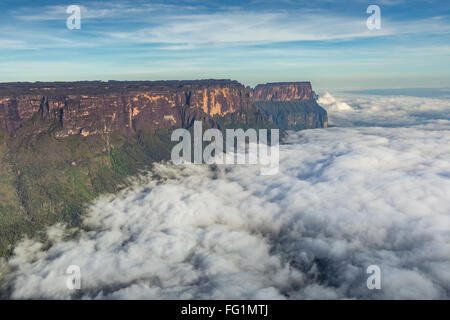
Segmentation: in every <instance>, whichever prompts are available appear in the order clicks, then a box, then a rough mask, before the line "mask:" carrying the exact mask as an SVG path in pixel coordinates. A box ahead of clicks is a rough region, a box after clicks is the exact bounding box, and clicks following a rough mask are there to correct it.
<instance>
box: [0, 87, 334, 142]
mask: <svg viewBox="0 0 450 320" xmlns="http://www.w3.org/2000/svg"><path fill="white" fill-rule="evenodd" d="M315 97H316V96H315V93H314V91H312V88H311V83H309V82H289V83H269V84H264V85H258V86H256V88H255V89H251V88H248V87H247V88H246V87H244V86H243V85H242V84H240V83H238V82H237V81H232V80H197V81H124V82H121V81H108V82H100V81H88V82H51V83H44V82H37V83H4V84H0V133H7V134H10V135H13V134H14V133H15V132H16V131H17V130H18V129H19V128H20V127H21V126H23V125H24V124H25V123H26V121H27V120H29V119H31V118H34V119H39V118H41V119H51V120H54V121H53V123H56V124H58V125H59V130H57V132H56V133H55V134H56V135H57V136H58V137H66V136H69V135H74V134H80V135H83V136H88V135H92V134H105V133H111V132H114V131H121V132H123V133H125V134H130V133H132V132H135V131H138V130H141V129H143V130H150V131H152V130H156V129H157V128H170V127H189V126H190V124H191V123H192V122H193V121H194V120H203V121H207V122H209V123H210V125H211V126H212V127H215V126H217V124H216V123H215V121H214V119H213V117H214V116H220V117H223V116H226V115H227V114H236V116H235V117H233V119H234V118H236V119H240V117H242V116H243V113H245V112H250V113H251V112H257V109H256V108H255V107H254V106H253V103H254V102H255V103H256V104H257V103H258V102H277V103H278V102H281V103H283V102H290V103H292V102H305V101H306V102H311V101H313V102H314V103H313V106H312V107H311V104H309V107H308V108H305V107H304V106H301V105H300V106H299V108H298V109H296V110H294V111H295V112H292V108H290V111H289V112H287V111H286V110H283V106H281V109H280V110H278V111H279V112H275V113H274V112H271V114H267V113H266V116H267V117H268V118H270V119H271V120H272V121H273V122H274V123H275V124H277V125H280V124H281V125H280V127H281V128H283V129H287V128H317V127H326V126H327V119H326V111H325V110H323V109H322V108H321V107H320V106H318V105H317V103H315ZM278 107H279V106H278ZM280 119H281V120H280ZM239 121H240V120H239ZM242 121H244V120H242ZM286 123H288V124H289V126H287V125H285V124H286ZM47 129H48V128H46V127H44V126H39V125H37V126H36V127H35V128H34V129H33V132H34V133H39V132H41V131H44V130H47Z"/></svg>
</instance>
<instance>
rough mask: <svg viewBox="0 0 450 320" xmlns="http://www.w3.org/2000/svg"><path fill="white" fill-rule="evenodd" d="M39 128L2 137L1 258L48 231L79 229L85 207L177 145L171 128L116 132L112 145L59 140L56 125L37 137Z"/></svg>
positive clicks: (90, 138)
mask: <svg viewBox="0 0 450 320" xmlns="http://www.w3.org/2000/svg"><path fill="white" fill-rule="evenodd" d="M40 121H41V120H40ZM35 125H36V123H34V124H33V122H30V123H29V124H28V125H27V126H24V127H23V128H21V129H20V130H19V131H18V132H17V134H16V135H15V137H14V138H11V139H9V140H7V139H5V138H2V137H0V173H1V174H0V257H1V256H8V255H10V254H11V250H12V246H11V245H12V244H13V243H15V242H16V241H17V240H19V239H20V238H21V237H23V236H24V235H28V236H30V237H31V236H36V235H39V232H40V231H41V230H43V229H44V228H45V226H49V225H51V224H53V223H55V222H65V223H67V224H68V225H70V226H78V225H80V223H81V219H80V218H81V215H82V214H83V212H84V211H85V206H86V204H88V203H89V202H90V201H92V200H93V199H94V198H95V197H97V196H98V195H99V194H101V193H105V192H116V191H118V190H120V189H121V188H123V187H125V186H126V185H127V184H128V180H127V177H128V176H130V175H134V174H136V173H138V171H139V170H141V169H145V168H146V167H148V166H149V165H151V163H152V162H154V161H160V160H162V159H168V157H169V155H170V150H171V146H172V144H171V142H170V130H167V129H165V130H158V131H156V132H143V131H140V132H137V133H135V134H133V135H131V136H125V135H124V134H121V133H115V134H112V135H111V136H110V137H109V146H108V145H107V143H106V141H105V139H104V137H102V136H101V135H92V136H87V137H83V136H81V135H73V136H69V137H66V138H56V137H55V135H54V133H55V132H57V130H58V126H57V125H54V124H53V123H47V126H46V128H47V129H48V130H45V131H44V132H41V133H39V134H32V133H31V132H33V131H32V130H30V129H31V128H34V127H35ZM39 125H40V126H42V125H43V124H42V123H40V124H39ZM44 127H45V126H44Z"/></svg>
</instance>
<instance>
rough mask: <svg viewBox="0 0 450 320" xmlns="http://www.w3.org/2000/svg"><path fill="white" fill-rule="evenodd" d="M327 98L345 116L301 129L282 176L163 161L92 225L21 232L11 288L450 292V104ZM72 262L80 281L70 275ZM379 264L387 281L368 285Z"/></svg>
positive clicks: (168, 293) (102, 293)
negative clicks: (73, 284)
mask: <svg viewBox="0 0 450 320" xmlns="http://www.w3.org/2000/svg"><path fill="white" fill-rule="evenodd" d="M344 99H345V100H344ZM319 102H320V103H321V104H322V105H323V106H324V107H325V108H326V109H327V110H328V112H329V117H330V123H331V124H332V125H335V126H336V127H331V128H328V129H323V130H321V129H315V130H304V131H300V132H292V133H291V134H290V135H289V136H288V137H287V138H286V141H285V144H283V145H281V146H280V170H279V173H278V174H276V175H273V176H263V175H260V170H259V167H258V166H243V165H240V166H227V167H209V166H206V165H183V166H173V165H170V164H158V165H156V166H155V167H154V168H153V170H152V171H151V172H149V173H148V175H146V176H144V177H141V179H140V180H138V181H137V182H136V183H135V184H134V185H133V186H132V187H131V188H129V189H127V190H124V191H122V192H121V193H120V194H118V195H108V196H103V197H101V198H99V199H98V200H97V201H96V202H95V203H94V204H93V205H92V206H91V208H90V213H89V215H88V216H87V217H86V219H85V223H86V226H87V229H88V230H85V231H77V232H75V233H74V231H73V230H66V229H65V228H64V227H63V226H60V225H56V226H53V227H52V228H50V229H49V230H48V234H49V238H50V240H51V243H52V244H51V245H48V244H46V245H44V244H41V243H39V242H36V241H34V240H30V239H28V240H24V241H22V242H21V243H20V244H19V245H18V246H17V247H16V248H15V254H14V256H13V257H12V258H11V259H10V260H9V261H8V262H7V263H4V264H3V269H4V270H7V271H4V279H3V284H2V286H1V288H0V292H1V294H0V296H2V297H6V298H87V299H93V298H108V299H124V298H127V299H168V298H171V299H229V298H235V299H240V298H243V299H244V298H245V299H247V298H248V299H343V298H349V299H354V298H356V299H357V298H364V299H449V298H450V201H449V199H450V160H449V159H450V121H449V118H448V115H449V110H450V102H449V101H448V100H444V99H432V98H413V97H392V96H389V97H381V96H380V97H376V96H365V97H357V96H354V95H348V96H345V97H344V98H339V99H336V98H334V97H333V96H332V95H331V94H325V95H323V96H322V97H321V98H320V100H319ZM439 115H441V116H439ZM71 234H72V235H71ZM44 249H45V250H44ZM70 265H78V266H79V267H80V270H81V279H82V280H81V289H80V290H69V289H68V288H67V286H66V282H67V278H68V276H67V275H66V274H65V271H66V269H67V267H68V266H70ZM369 265H378V266H379V267H380V269H381V289H380V290H369V289H368V288H367V286H366V280H367V278H368V276H369V275H368V274H367V273H366V269H367V267H368V266H369Z"/></svg>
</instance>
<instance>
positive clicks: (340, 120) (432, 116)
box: [318, 92, 450, 127]
mask: <svg viewBox="0 0 450 320" xmlns="http://www.w3.org/2000/svg"><path fill="white" fill-rule="evenodd" d="M336 96H337V98H335V97H334V96H332V95H331V94H330V93H328V92H326V93H325V94H324V95H323V96H321V97H320V98H319V100H318V102H319V104H320V105H322V106H323V107H324V108H325V109H327V110H328V117H329V122H330V124H332V125H337V126H361V125H363V126H374V125H377V126H388V127H392V126H405V125H419V124H425V123H428V122H431V123H434V122H435V121H436V119H441V120H444V121H445V120H450V100H449V99H447V98H419V97H409V96H382V95H367V96H366V95H357V94H338V95H336Z"/></svg>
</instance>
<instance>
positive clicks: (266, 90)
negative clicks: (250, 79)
mask: <svg viewBox="0 0 450 320" xmlns="http://www.w3.org/2000/svg"><path fill="white" fill-rule="evenodd" d="M311 99H315V93H314V91H313V90H312V87H311V83H310V82H276V83H266V84H259V85H257V86H256V87H255V89H253V101H255V102H256V101H280V102H288V101H305V100H311Z"/></svg>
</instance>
